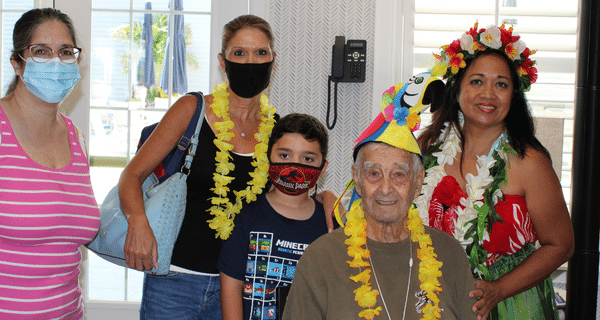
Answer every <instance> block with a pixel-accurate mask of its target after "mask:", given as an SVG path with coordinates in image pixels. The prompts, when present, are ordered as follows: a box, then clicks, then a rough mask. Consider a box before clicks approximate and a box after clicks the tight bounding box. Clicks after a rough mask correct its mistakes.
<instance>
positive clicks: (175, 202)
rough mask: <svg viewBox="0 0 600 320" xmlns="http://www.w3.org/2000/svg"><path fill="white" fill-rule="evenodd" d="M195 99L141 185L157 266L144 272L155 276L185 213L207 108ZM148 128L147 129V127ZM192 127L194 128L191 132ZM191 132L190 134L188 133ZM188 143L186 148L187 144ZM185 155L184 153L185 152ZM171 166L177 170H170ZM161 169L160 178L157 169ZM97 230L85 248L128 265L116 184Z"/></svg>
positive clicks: (163, 267) (163, 268) (166, 263)
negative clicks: (173, 143)
mask: <svg viewBox="0 0 600 320" xmlns="http://www.w3.org/2000/svg"><path fill="white" fill-rule="evenodd" d="M193 94H194V95H196V98H197V99H198V104H197V106H196V111H195V112H194V116H193V117H192V120H191V121H190V124H189V125H188V129H187V130H186V132H185V133H184V135H183V136H182V138H181V140H180V143H179V144H178V146H177V147H175V148H174V150H173V151H171V153H169V155H168V156H167V157H165V160H163V162H162V163H161V165H160V166H159V169H160V170H155V172H153V173H152V174H150V175H149V176H148V178H147V179H146V180H145V181H144V183H143V184H142V190H143V191H144V206H145V212H146V217H147V218H148V222H149V223H150V227H151V228H152V231H153V232H154V237H155V238H156V242H157V243H158V268H153V269H152V270H148V271H146V272H147V273H153V274H158V275H164V274H167V273H168V272H169V267H170V265H171V255H172V254H173V246H174V245H175V241H176V240H177V236H178V235H179V229H180V228H181V223H182V222H183V217H184V215H185V205H186V197H187V184H186V180H187V176H188V174H189V171H190V167H191V165H192V160H193V158H194V155H195V153H196V147H197V146H198V134H199V133H200V128H201V127H202V122H203V121H204V113H205V110H206V107H205V103H204V97H203V96H202V94H201V93H196V92H193ZM155 127H156V124H154V125H152V126H149V127H146V128H145V129H144V130H143V133H142V138H141V139H140V140H141V141H140V144H141V143H143V142H144V141H145V138H147V137H148V136H149V135H150V133H151V132H152V130H154V128H155ZM148 128H150V129H149V130H147V129H148ZM192 130H193V131H192ZM190 133H193V135H192V134H190ZM188 142H189V147H188ZM186 151H187V154H186V155H185V158H183V155H184V154H185V153H186ZM182 160H183V164H181V161H182ZM174 168H176V169H177V170H179V168H180V170H179V171H178V172H173V171H174ZM158 171H160V172H161V177H160V178H162V179H159V177H158V176H157V174H156V173H157V172H158ZM100 221H101V222H100V230H99V231H98V234H97V235H96V237H95V238H94V239H93V240H92V242H90V243H88V244H87V245H86V247H87V248H88V249H90V250H92V251H94V252H95V253H96V254H98V255H99V256H100V257H102V258H104V259H105V260H107V261H110V262H112V263H114V264H117V265H119V266H123V267H128V265H127V263H125V260H124V252H123V248H124V247H125V239H126V237H127V226H128V224H127V219H126V218H125V216H124V215H123V212H122V211H121V205H120V201H119V193H118V189H117V186H115V187H113V188H112V189H111V190H110V192H109V193H108V194H107V196H106V198H105V199H104V202H102V205H101V206H100Z"/></svg>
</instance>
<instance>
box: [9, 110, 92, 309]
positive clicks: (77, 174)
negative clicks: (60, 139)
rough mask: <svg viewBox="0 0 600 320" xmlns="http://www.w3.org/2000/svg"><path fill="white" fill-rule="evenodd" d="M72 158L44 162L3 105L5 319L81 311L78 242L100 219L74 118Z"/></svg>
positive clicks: (70, 125)
mask: <svg viewBox="0 0 600 320" xmlns="http://www.w3.org/2000/svg"><path fill="white" fill-rule="evenodd" d="M63 118H64V120H65V121H66V123H67V128H68V130H69V143H70V146H71V161H70V163H69V164H68V165H66V166H65V167H64V168H60V169H50V168H46V167H43V166H41V165H39V164H37V163H36V162H34V161H33V160H32V159H31V158H29V157H28V156H27V154H26V153H25V152H24V151H23V149H22V148H21V146H20V144H19V142H18V141H17V140H16V138H15V135H14V132H13V130H12V127H11V125H10V123H9V121H8V118H7V117H6V114H4V111H3V110H2V108H1V107H0V319H81V318H83V305H82V296H81V288H80V287H79V281H78V276H79V263H80V262H81V251H80V249H79V247H80V246H81V245H82V244H85V243H87V242H89V241H90V240H91V239H92V238H93V237H94V235H95V234H96V232H97V231H98V228H99V226H100V212H99V210H98V205H97V203H96V200H95V198H94V193H93V191H92V185H91V182H90V173H89V172H90V171H89V166H88V163H87V159H86V158H85V155H84V153H83V151H82V149H81V146H80V145H79V141H78V139H77V134H76V132H75V127H74V125H73V122H72V121H71V119H69V118H67V117H65V116H63Z"/></svg>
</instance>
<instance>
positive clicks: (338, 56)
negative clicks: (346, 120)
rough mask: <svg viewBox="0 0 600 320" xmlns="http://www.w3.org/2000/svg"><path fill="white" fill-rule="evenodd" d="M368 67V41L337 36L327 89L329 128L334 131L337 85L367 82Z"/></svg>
mask: <svg viewBox="0 0 600 320" xmlns="http://www.w3.org/2000/svg"><path fill="white" fill-rule="evenodd" d="M366 65H367V41H366V40H348V43H346V37H344V36H336V37H335V43H334V44H333V51H332V54H331V75H330V76H329V83H328V84H329V86H328V88H327V121H326V123H327V128H328V129H329V130H332V129H333V128H334V127H335V123H336V121H337V85H338V82H365V71H366ZM332 82H333V86H334V91H333V114H334V115H333V123H332V124H329V113H330V111H331V83H332Z"/></svg>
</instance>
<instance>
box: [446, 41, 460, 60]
mask: <svg viewBox="0 0 600 320" xmlns="http://www.w3.org/2000/svg"><path fill="white" fill-rule="evenodd" d="M460 50H462V49H461V47H460V40H458V39H457V40H454V41H452V43H451V44H450V45H449V46H448V47H447V48H446V54H447V55H448V56H450V57H453V56H455V55H456V54H457V53H458V52H460Z"/></svg>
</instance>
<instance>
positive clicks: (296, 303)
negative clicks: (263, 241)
mask: <svg viewBox="0 0 600 320" xmlns="http://www.w3.org/2000/svg"><path fill="white" fill-rule="evenodd" d="M399 86H400V85H399ZM392 88H393V89H394V90H391V89H390V90H388V91H386V93H384V101H389V102H388V104H389V105H388V106H387V107H385V105H384V109H383V112H382V113H381V114H380V116H379V117H378V118H376V119H375V121H374V122H373V124H371V126H370V127H369V128H368V129H367V130H366V131H365V132H364V133H363V135H362V136H361V137H360V138H359V139H358V143H357V145H356V147H355V150H354V158H355V163H354V165H353V166H352V177H353V181H354V191H353V196H352V199H351V202H352V203H351V205H350V211H349V212H348V214H347V215H346V218H347V220H346V224H345V226H344V228H340V229H338V230H336V231H334V232H332V233H329V234H326V235H324V236H322V237H320V238H319V239H317V240H316V241H315V242H313V243H312V244H311V245H310V246H309V247H308V249H307V250H306V251H305V253H304V255H303V256H302V258H301V259H300V261H299V263H298V268H297V270H296V275H295V278H294V282H293V284H292V288H291V290H290V294H289V296H288V299H287V303H286V305H285V311H284V317H283V319H302V320H304V319H311V320H313V319H358V318H359V317H362V318H365V319H373V318H374V317H376V318H377V319H390V320H391V319H421V318H423V319H438V318H441V319H475V318H476V316H475V313H473V312H472V311H471V306H472V305H473V303H474V300H473V299H470V298H469V297H468V293H469V291H471V290H473V289H474V285H473V277H472V274H471V271H470V267H469V264H468V261H467V257H466V256H465V254H464V250H463V249H462V247H461V245H460V244H459V243H458V242H457V241H456V240H455V239H454V238H452V237H450V236H448V235H447V234H446V233H444V232H440V231H438V230H435V229H432V228H429V227H424V226H423V224H422V222H421V220H420V219H419V216H418V212H417V211H416V209H414V207H412V202H413V200H414V199H415V198H416V197H417V196H418V195H419V194H420V190H421V184H422V183H423V176H424V170H423V167H422V164H421V160H422V159H421V153H420V149H419V146H418V145H417V143H416V141H415V138H414V136H413V135H412V132H411V130H412V129H414V127H415V125H416V123H415V121H411V120H410V119H411V115H412V114H409V112H408V109H406V108H404V107H402V106H401V104H400V103H395V101H397V100H399V99H393V98H394V96H395V95H397V92H398V91H399V90H398V89H399V88H394V87H392ZM386 94H388V95H389V96H388V97H387V100H386ZM392 101H394V102H392ZM390 108H391V110H390ZM402 108H404V109H406V110H405V111H403V109H402ZM400 111H402V112H400ZM411 111H413V113H414V112H415V111H414V110H412V109H411ZM390 114H393V115H394V116H393V119H392V117H391V116H388V117H386V115H390ZM412 117H413V118H414V115H412ZM411 124H412V126H411Z"/></svg>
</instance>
